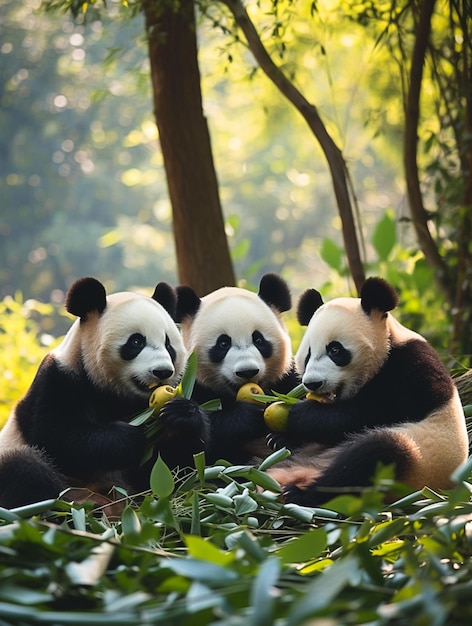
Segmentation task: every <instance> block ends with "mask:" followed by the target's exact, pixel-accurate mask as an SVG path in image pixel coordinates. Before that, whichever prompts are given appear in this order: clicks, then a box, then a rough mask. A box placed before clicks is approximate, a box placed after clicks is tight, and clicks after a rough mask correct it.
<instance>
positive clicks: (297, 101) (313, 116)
mask: <svg viewBox="0 0 472 626" xmlns="http://www.w3.org/2000/svg"><path fill="white" fill-rule="evenodd" d="M220 1H221V2H222V3H223V4H225V5H226V6H227V7H228V8H229V10H230V11H231V13H232V14H233V16H234V19H235V21H236V24H237V25H238V26H239V28H241V30H242V31H243V33H244V36H245V37H246V41H247V43H248V46H249V49H250V50H251V52H252V54H253V55H254V58H255V59H256V61H257V63H258V64H259V67H260V68H261V69H262V71H263V72H264V73H265V74H266V76H267V77H268V78H269V79H270V80H271V81H272V82H273V83H274V85H275V86H276V87H277V88H278V89H279V91H280V92H281V93H282V94H283V95H284V96H285V97H286V98H287V99H288V100H289V102H291V103H292V104H293V105H294V107H295V108H296V109H297V110H298V112H299V113H300V114H301V115H302V116H303V118H304V119H305V121H306V122H307V124H308V126H309V128H310V130H311V131H312V133H313V134H314V136H315V137H316V139H317V141H318V143H319V144H320V146H321V149H322V150H323V152H324V154H325V157H326V160H327V162H328V167H329V170H330V173H331V180H332V182H333V188H334V194H335V196H336V202H337V205H338V211H339V216H340V218H341V224H342V232H343V240H344V247H345V251H346V256H347V261H348V266H349V271H350V273H351V276H352V279H353V281H354V284H355V286H356V289H357V291H358V292H359V291H360V289H361V287H362V285H363V284H364V282H365V272H364V266H363V263H362V260H361V255H360V250H359V243H358V237H357V230H356V224H355V220H354V214H353V210H352V203H351V196H350V193H349V176H348V173H347V168H346V163H345V161H344V158H343V155H342V153H341V150H340V149H339V148H338V147H337V145H336V144H335V143H334V141H333V140H332V138H331V137H330V135H329V133H328V131H327V130H326V127H325V126H324V124H323V122H322V120H321V118H320V116H319V114H318V111H317V109H316V107H315V106H313V105H312V104H310V103H309V102H308V101H307V100H306V98H305V97H304V96H303V95H302V94H301V93H300V92H299V91H298V89H297V88H296V87H295V85H294V84H293V83H291V82H290V81H289V80H288V78H287V77H286V76H285V75H284V74H283V72H282V71H281V70H280V69H279V68H278V67H277V66H276V65H275V63H274V62H273V61H272V59H271V58H270V55H269V54H268V52H267V50H266V49H265V48H264V45H263V44H262V41H261V39H260V37H259V35H258V34H257V31H256V29H255V27H254V24H253V23H252V22H251V20H250V18H249V15H248V14H247V11H246V9H245V7H244V5H243V3H242V2H241V0H220Z"/></svg>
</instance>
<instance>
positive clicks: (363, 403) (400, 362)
mask: <svg viewBox="0 0 472 626" xmlns="http://www.w3.org/2000/svg"><path fill="white" fill-rule="evenodd" d="M453 389H454V384H453V382H452V379H451V377H450V375H449V373H448V371H447V370H446V368H445V367H444V365H443V364H442V362H441V360H440V358H439V356H438V355H437V353H436V352H435V351H434V349H433V348H432V347H431V346H430V345H429V344H428V343H427V342H426V341H421V340H414V341H409V342H407V343H406V344H403V345H401V346H395V347H393V349H392V350H391V352H390V355H389V358H388V359H387V361H386V362H385V364H384V365H383V367H382V368H381V369H380V371H379V372H378V373H377V374H376V375H375V376H374V377H373V378H372V379H371V380H370V381H369V382H368V383H367V384H366V385H364V387H362V388H361V390H360V391H359V393H358V394H357V395H356V396H354V397H353V398H351V399H349V400H344V401H339V402H333V403H331V404H321V403H319V402H317V401H315V400H303V401H301V402H298V403H297V404H295V405H292V407H291V409H290V414H289V419H288V433H289V435H293V436H297V437H299V438H301V439H304V440H305V441H316V442H318V443H324V444H328V445H334V444H336V443H339V442H341V441H343V439H345V437H346V435H348V434H349V433H356V432H360V431H362V430H364V429H365V428H366V427H368V428H373V427H375V426H392V425H394V424H401V423H405V422H419V421H421V420H422V419H424V418H425V417H426V416H427V415H428V414H430V413H431V412H432V411H434V410H436V409H438V408H439V407H441V406H443V405H444V404H446V403H447V402H448V401H449V400H450V399H451V397H452V394H453Z"/></svg>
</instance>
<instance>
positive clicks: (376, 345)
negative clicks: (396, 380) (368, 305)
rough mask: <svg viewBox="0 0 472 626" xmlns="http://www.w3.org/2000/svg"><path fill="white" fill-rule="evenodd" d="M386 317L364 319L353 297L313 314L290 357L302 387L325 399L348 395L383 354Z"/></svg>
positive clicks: (376, 367)
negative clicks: (325, 397)
mask: <svg viewBox="0 0 472 626" xmlns="http://www.w3.org/2000/svg"><path fill="white" fill-rule="evenodd" d="M387 320H388V316H384V315H383V314H382V313H380V312H379V311H373V312H372V313H371V314H370V315H367V314H366V313H365V312H364V311H363V310H362V307H361V305H360V300H359V299H357V298H337V299H335V300H331V301H330V302H328V303H326V304H323V305H322V306H321V307H320V308H319V309H318V310H317V311H316V312H315V313H314V315H313V317H312V318H311V320H310V323H309V325H308V327H307V330H306V332H305V334H304V336H303V339H302V341H301V343H300V347H299V349H298V351H297V354H296V355H295V362H296V365H297V368H298V371H299V372H300V374H301V375H302V382H303V384H304V385H305V387H306V388H307V389H309V390H311V391H314V392H316V393H317V394H320V395H325V396H327V397H328V398H329V399H330V400H345V399H348V398H351V397H352V396H354V395H355V394H356V393H357V392H358V391H359V390H360V389H361V388H362V387H363V386H364V385H365V384H366V382H368V381H369V380H370V379H371V378H372V377H373V376H374V375H375V374H376V373H377V372H378V370H379V369H380V367H381V365H382V364H383V363H384V361H385V360H386V358H387V356H388V352H389V332H388V323H387Z"/></svg>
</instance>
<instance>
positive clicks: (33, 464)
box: [0, 445, 67, 509]
mask: <svg viewBox="0 0 472 626" xmlns="http://www.w3.org/2000/svg"><path fill="white" fill-rule="evenodd" d="M66 488H67V484H66V481H65V479H64V478H63V477H62V476H61V475H60V474H59V472H57V471H56V469H55V468H54V467H53V465H52V464H51V463H50V462H49V460H48V459H47V457H46V456H45V455H44V454H43V453H42V452H41V451H40V450H38V449H37V448H31V447H30V446H26V445H24V446H19V447H17V448H12V449H11V450H7V451H5V452H2V454H1V455H0V506H2V507H5V508H7V509H11V508H14V507H18V506H24V505H27V504H32V503H33V502H40V501H41V500H49V499H52V498H57V497H58V496H59V494H60V492H61V491H63V490H64V489H66Z"/></svg>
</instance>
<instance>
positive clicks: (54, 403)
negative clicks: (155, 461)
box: [16, 357, 146, 475]
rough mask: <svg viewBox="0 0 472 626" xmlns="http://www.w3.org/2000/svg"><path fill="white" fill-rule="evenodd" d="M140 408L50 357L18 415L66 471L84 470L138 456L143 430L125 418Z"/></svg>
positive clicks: (31, 440)
mask: <svg viewBox="0 0 472 626" xmlns="http://www.w3.org/2000/svg"><path fill="white" fill-rule="evenodd" d="M143 408H145V407H144V406H143V407H141V409H143ZM139 410H140V407H136V406H135V405H131V404H129V403H128V402H127V401H126V400H125V399H119V400H117V399H116V397H114V396H109V395H107V394H100V393H97V392H96V391H95V390H94V388H93V387H92V386H91V384H90V382H89V381H88V380H87V379H86V378H85V377H83V378H81V377H74V376H71V374H69V373H67V372H64V371H63V370H62V369H61V368H59V367H58V365H57V363H56V362H55V360H54V358H51V357H49V358H48V357H47V358H46V359H45V361H44V362H43V364H42V365H41V366H40V368H39V370H38V373H37V375H36V377H35V380H34V381H33V384H32V385H31V387H30V389H29V390H28V393H27V394H26V396H25V397H24V398H23V399H22V400H21V401H20V402H19V403H18V405H17V409H16V415H17V420H18V426H19V428H20V430H21V432H22V435H23V437H24V439H25V441H26V442H27V443H28V444H29V445H33V446H37V447H39V448H42V449H44V450H45V451H46V453H47V454H48V455H49V456H50V457H51V458H52V459H53V461H54V462H55V463H56V465H57V466H58V467H59V469H60V470H61V471H63V472H64V473H68V474H72V475H80V474H82V473H92V472H94V471H97V470H98V471H99V470H103V469H105V470H113V469H120V468H122V467H126V466H128V465H132V464H135V463H136V462H138V461H139V460H140V458H141V456H142V454H143V451H144V448H145V444H146V440H145V436H144V431H143V429H142V428H137V427H135V426H131V425H130V424H127V423H126V422H125V421H123V419H124V418H125V417H127V418H129V417H131V416H132V415H133V414H135V413H137V412H138V411H139Z"/></svg>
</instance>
